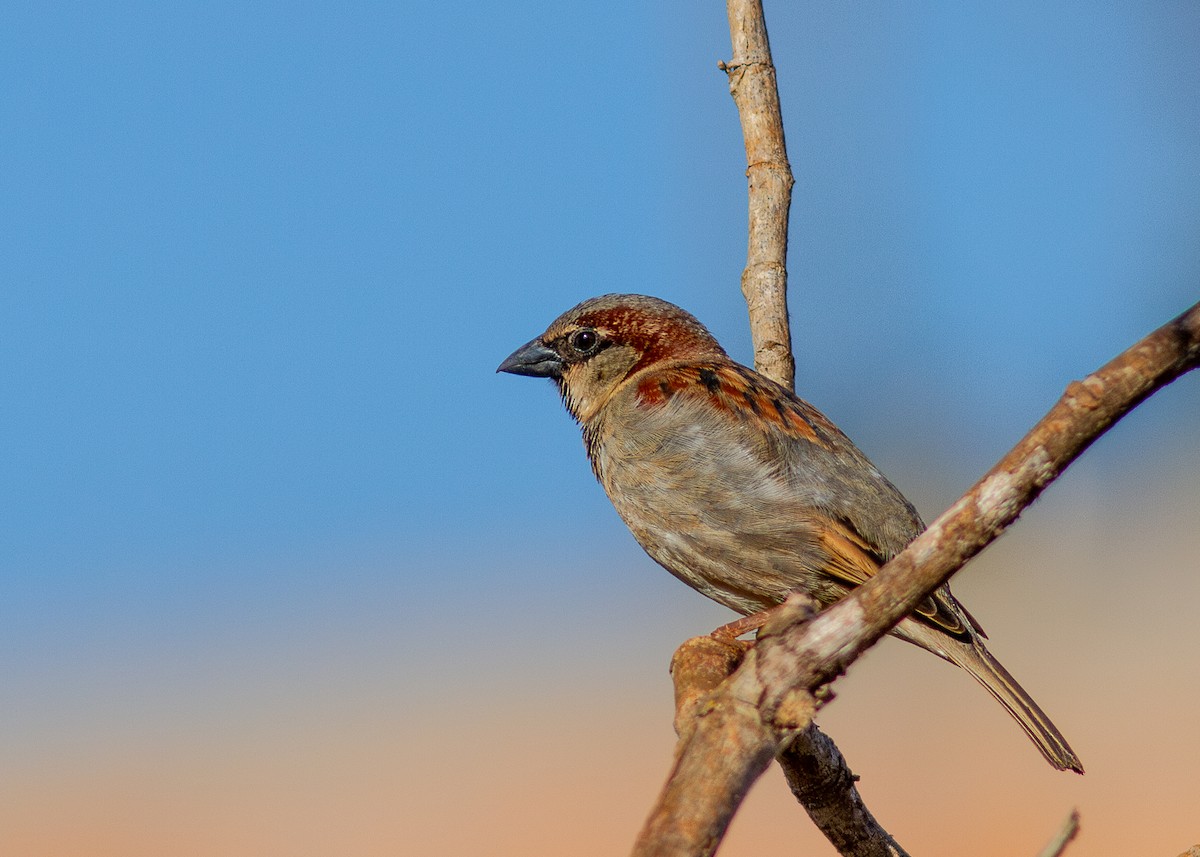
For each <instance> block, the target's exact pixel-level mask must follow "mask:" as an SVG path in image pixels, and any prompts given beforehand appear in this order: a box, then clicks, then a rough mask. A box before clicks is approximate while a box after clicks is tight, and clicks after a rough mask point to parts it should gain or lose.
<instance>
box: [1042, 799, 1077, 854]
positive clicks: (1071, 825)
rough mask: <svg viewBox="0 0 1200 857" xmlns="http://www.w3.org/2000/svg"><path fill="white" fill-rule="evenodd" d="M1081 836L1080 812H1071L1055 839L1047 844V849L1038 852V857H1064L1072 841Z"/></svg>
mask: <svg viewBox="0 0 1200 857" xmlns="http://www.w3.org/2000/svg"><path fill="white" fill-rule="evenodd" d="M1078 835H1079V810H1077V809H1073V810H1071V814H1070V815H1068V816H1067V820H1066V821H1064V822H1063V826H1062V827H1061V828H1059V831H1058V833H1056V834H1054V838H1053V839H1051V840H1050V841H1049V842H1047V843H1046V847H1045V848H1043V849H1042V850H1041V851H1039V852H1038V857H1062V854H1063V852H1064V851H1066V850H1067V846H1068V845H1070V844H1071V840H1072V839H1074V838H1075V837H1076V836H1078Z"/></svg>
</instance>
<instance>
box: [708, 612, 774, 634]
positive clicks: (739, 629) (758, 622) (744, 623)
mask: <svg viewBox="0 0 1200 857" xmlns="http://www.w3.org/2000/svg"><path fill="white" fill-rule="evenodd" d="M782 606H783V605H782V604H779V605H776V606H774V607H771V608H770V609H767V610H760V611H759V612H757V613H751V614H750V615H749V616H743V617H742V618H741V619H735V620H734V621H732V622H729V623H727V624H725V625H722V626H721V627H720V628H717V629H716V630H715V631H713V632H712V633H711V634H709V636H710V637H716V638H717V639H718V640H735V639H737V638H738V637H740V636H742V634H749V633H750V632H751V631H757V630H758V629H760V628H761V627H762V626H763V625H765V624H767V622H768V621H769V620H770V618H771V617H772V616H774V615H775V613H776V611H777V610H779V608H780V607H782Z"/></svg>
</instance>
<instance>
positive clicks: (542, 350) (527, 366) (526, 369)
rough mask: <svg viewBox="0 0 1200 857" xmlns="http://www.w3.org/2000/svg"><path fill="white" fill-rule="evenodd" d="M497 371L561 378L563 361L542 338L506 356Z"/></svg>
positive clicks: (527, 343)
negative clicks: (544, 343) (543, 342)
mask: <svg viewBox="0 0 1200 857" xmlns="http://www.w3.org/2000/svg"><path fill="white" fill-rule="evenodd" d="M496 371H497V372H508V373H509V374H512V375H529V376H530V377H533V378H561V377H562V371H563V361H562V358H561V357H559V356H558V354H556V353H555V352H554V351H552V350H551V349H549V348H547V347H546V346H545V345H542V343H541V340H538V339H535V340H533V341H532V342H526V343H525V344H524V345H522V346H521V347H520V348H518V349H517V350H516V351H514V352H513V353H512V354H510V355H508V357H506V358H504V362H503V363H501V364H500V365H499V367H497V369H496Z"/></svg>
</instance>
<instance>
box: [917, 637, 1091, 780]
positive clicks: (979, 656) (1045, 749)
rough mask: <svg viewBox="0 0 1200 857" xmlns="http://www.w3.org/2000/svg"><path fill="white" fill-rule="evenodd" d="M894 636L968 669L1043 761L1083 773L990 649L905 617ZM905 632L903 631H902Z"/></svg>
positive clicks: (1068, 747)
mask: <svg viewBox="0 0 1200 857" xmlns="http://www.w3.org/2000/svg"><path fill="white" fill-rule="evenodd" d="M896 632H897V636H901V637H903V638H904V639H907V640H909V641H910V642H913V643H916V644H917V645H918V646H921V647H922V648H924V649H929V650H930V651H932V652H933V653H934V654H938V655H941V656H942V657H943V658H945V659H946V660H948V661H950V662H951V663H953V664H956V665H957V666H960V667H962V668H963V669H964V670H966V671H967V672H969V673H970V674H971V676H972V677H974V679H975V680H976V681H977V682H979V683H980V684H981V685H983V686H984V687H985V688H986V689H987V691H988V693H990V694H991V695H992V696H994V697H995V698H996V701H997V702H999V703H1000V704H1001V705H1003V706H1004V708H1005V710H1006V711H1008V713H1009V714H1011V715H1012V717H1013V719H1014V720H1016V721H1017V723H1019V724H1021V728H1022V729H1024V730H1025V734H1026V735H1028V736H1029V738H1030V740H1031V741H1033V743H1034V745H1035V746H1036V747H1037V748H1038V750H1040V751H1041V753H1042V755H1043V756H1045V757H1046V761H1047V762H1049V763H1050V764H1051V765H1053V766H1054V767H1056V768H1058V769H1059V770H1060V771H1074V772H1075V773H1077V774H1082V773H1083V764H1082V763H1081V762H1080V761H1079V757H1078V756H1076V755H1075V751H1074V750H1072V749H1071V745H1070V744H1068V743H1067V739H1066V738H1064V737H1063V735H1062V733H1061V732H1059V731H1058V727H1057V726H1055V725H1054V723H1053V722H1051V720H1050V718H1049V717H1047V716H1046V712H1044V711H1042V709H1041V708H1040V707H1038V704H1037V703H1036V702H1034V701H1033V698H1032V697H1030V695H1029V694H1028V693H1026V692H1025V689H1024V688H1022V687H1021V685H1019V684H1018V683H1017V680H1016V679H1015V678H1013V677H1012V675H1011V674H1010V673H1009V671H1008V670H1006V669H1005V668H1004V666H1003V665H1002V664H1001V663H1000V662H999V661H998V660H996V659H995V658H994V657H992V654H991V652H989V651H988V650H987V649H986V648H984V646H983V643H982V642H980V641H975V642H974V643H966V642H960V641H958V640H955V639H952V638H950V637H947V636H946V635H944V634H942V633H939V632H936V631H933V630H932V629H930V628H928V627H927V626H925V625H923V624H922V623H920V622H917V621H915V620H912V619H907V620H905V621H904V622H903V623H901V626H900V627H898V628H897V629H896ZM906 632H907V633H906Z"/></svg>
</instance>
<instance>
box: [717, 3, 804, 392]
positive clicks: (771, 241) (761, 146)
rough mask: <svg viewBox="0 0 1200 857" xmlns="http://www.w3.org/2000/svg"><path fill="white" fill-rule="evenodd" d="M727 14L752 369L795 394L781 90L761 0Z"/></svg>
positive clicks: (726, 66)
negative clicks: (740, 157) (742, 157)
mask: <svg viewBox="0 0 1200 857" xmlns="http://www.w3.org/2000/svg"><path fill="white" fill-rule="evenodd" d="M726 8H727V11H728V13H729V36H730V40H731V41H732V43H733V59H732V60H730V61H729V62H727V63H726V62H722V63H719V64H718V65H719V67H720V68H721V69H722V70H723V71H724V72H725V73H726V74H728V75H729V92H730V94H731V95H732V96H733V100H734V103H735V104H737V109H738V115H739V117H740V118H741V121H742V136H743V138H744V139H745V141H746V179H747V182H748V184H749V197H750V202H749V211H750V218H749V219H750V240H749V245H748V249H747V252H746V268H745V270H744V271H743V272H742V294H743V295H744V296H745V298H746V306H747V308H748V309H749V311H750V333H751V336H753V338H754V368H756V369H757V370H758V371H759V372H761V373H762V374H764V375H766V376H767V377H768V378H774V379H775V380H776V381H778V382H779V383H781V384H783V385H784V386H785V387H787V388H788V389H793V388H794V386H795V375H796V361H795V360H794V359H793V357H792V337H791V333H790V331H789V330H788V309H787V239H788V210H789V209H790V208H791V205H792V185H793V184H795V180H794V179H793V178H792V168H791V166H790V165H789V164H788V158H787V146H786V144H785V143H784V139H783V115H782V113H781V112H780V109H779V88H778V86H777V85H776V81H775V66H774V64H772V62H771V46H770V44H769V43H768V41H767V25H766V21H765V19H764V17H763V9H762V0H727V3H726Z"/></svg>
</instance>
